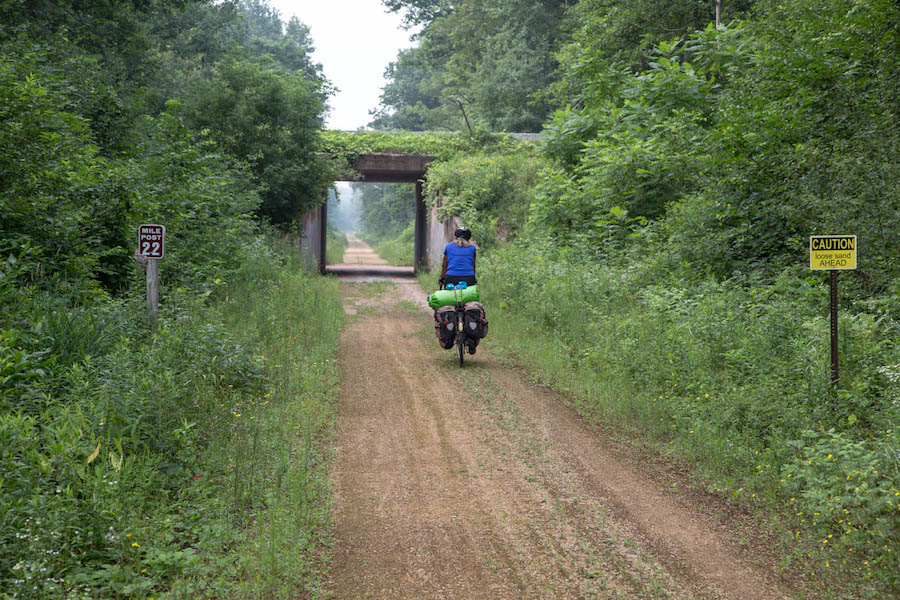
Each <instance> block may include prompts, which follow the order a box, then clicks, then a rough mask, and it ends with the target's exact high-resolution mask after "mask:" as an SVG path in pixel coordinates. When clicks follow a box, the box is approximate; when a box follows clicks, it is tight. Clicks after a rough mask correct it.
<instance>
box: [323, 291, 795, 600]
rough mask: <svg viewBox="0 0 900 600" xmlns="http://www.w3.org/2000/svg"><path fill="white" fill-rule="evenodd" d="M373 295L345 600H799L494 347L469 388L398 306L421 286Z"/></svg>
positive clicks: (355, 427)
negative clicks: (501, 360)
mask: <svg viewBox="0 0 900 600" xmlns="http://www.w3.org/2000/svg"><path fill="white" fill-rule="evenodd" d="M382 285H383V284H382ZM366 289H367V287H366V286H365V285H350V284H345V285H344V291H345V296H346V298H345V301H346V305H347V306H348V309H349V308H350V307H352V306H353V305H363V306H366V307H367V311H365V312H366V313H367V314H359V315H357V316H355V317H353V318H354V319H355V321H354V322H352V323H351V324H349V325H348V326H347V327H346V328H345V331H344V334H343V338H342V344H341V369H342V373H343V377H344V379H343V385H342V389H341V396H340V406H339V420H338V429H337V447H336V453H335V461H334V468H333V473H332V481H333V484H334V500H335V502H334V519H335V549H334V565H333V582H334V593H335V597H336V598H340V599H344V598H454V599H456V598H639V597H641V598H643V597H655V598H689V597H704V598H734V599H742V600H743V599H765V600H769V599H775V598H784V597H786V594H785V592H784V591H783V590H781V589H780V588H779V586H778V585H777V583H776V582H774V581H773V580H772V578H771V577H770V576H769V575H768V573H767V572H766V571H764V570H763V569H760V568H758V567H755V566H753V565H752V564H751V563H750V562H749V561H748V560H747V558H746V557H743V556H740V555H739V553H737V552H735V550H734V549H733V548H732V547H730V546H729V545H728V544H727V543H725V542H723V541H721V539H720V538H721V537H722V536H721V534H720V532H718V531H717V530H716V528H715V524H712V523H709V522H707V521H706V520H704V518H702V516H700V515H697V514H694V513H692V512H691V511H690V510H689V507H684V506H680V505H678V504H677V502H675V501H674V500H673V499H671V498H670V497H669V496H668V495H667V494H666V493H665V492H664V491H663V490H661V488H660V486H659V485H658V484H655V483H654V482H652V481H650V480H648V479H645V478H642V477H641V476H639V475H638V474H637V473H636V472H635V469H634V467H633V466H632V465H631V464H630V463H629V462H628V461H627V460H623V459H621V458H619V457H617V456H616V455H615V454H614V453H612V452H610V451H609V450H608V449H607V448H606V447H605V446H604V445H603V443H602V439H601V438H599V437H598V436H597V435H596V434H595V433H594V432H592V431H591V430H590V429H589V428H588V427H587V426H585V425H584V424H583V423H582V421H581V420H580V419H579V418H578V417H577V416H576V415H575V414H574V412H573V411H572V410H571V409H570V408H568V407H567V406H566V405H565V403H564V401H563V400H564V399H563V398H561V397H558V396H556V395H554V394H552V393H550V392H547V391H546V390H541V389H535V388H533V387H532V386H529V385H527V384H523V383H522V382H521V381H520V379H519V378H518V377H516V375H515V373H512V372H510V371H509V369H508V368H506V367H504V366H502V365H500V364H498V363H497V362H496V361H494V360H493V359H492V357H491V356H490V353H489V352H486V351H485V349H484V348H479V352H478V354H477V355H476V356H475V357H472V360H471V361H470V362H468V363H467V366H466V369H464V370H463V371H462V373H464V374H465V375H466V386H465V388H464V387H463V379H462V378H461V375H460V370H459V369H458V367H456V366H455V365H454V361H455V355H454V359H453V360H451V358H450V356H449V353H444V352H443V351H440V350H439V349H438V348H437V344H436V343H435V341H434V340H433V338H428V337H427V336H425V335H422V328H423V325H424V326H425V327H426V328H427V327H428V326H429V324H430V320H431V315H430V312H429V311H427V310H422V311H419V310H416V311H413V310H410V309H409V308H404V307H402V306H398V304H397V303H398V301H401V300H408V301H411V302H414V303H415V304H417V305H419V306H421V305H422V304H423V302H422V300H423V297H424V294H423V293H422V291H421V290H420V289H419V288H418V286H416V285H411V284H406V285H394V286H393V287H391V288H389V289H388V292H387V294H386V295H385V296H384V297H382V298H381V299H373V298H371V297H361V296H363V295H365V294H366ZM407 306H408V305H407ZM371 313H374V314H371Z"/></svg>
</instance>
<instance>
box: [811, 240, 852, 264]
mask: <svg viewBox="0 0 900 600" xmlns="http://www.w3.org/2000/svg"><path fill="white" fill-rule="evenodd" d="M809 268H810V269H812V270H814V271H820V270H829V271H837V270H845V269H855V268H856V236H855V235H812V236H810V237H809Z"/></svg>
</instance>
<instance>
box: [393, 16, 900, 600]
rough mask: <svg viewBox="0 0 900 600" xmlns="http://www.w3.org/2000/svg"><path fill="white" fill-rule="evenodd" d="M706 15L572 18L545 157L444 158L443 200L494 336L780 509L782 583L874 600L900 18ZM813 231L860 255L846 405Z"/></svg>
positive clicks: (552, 92)
mask: <svg viewBox="0 0 900 600" xmlns="http://www.w3.org/2000/svg"><path fill="white" fill-rule="evenodd" d="M392 5H394V6H401V5H402V6H406V7H408V8H414V7H419V8H423V7H425V6H426V5H427V6H429V7H433V6H439V7H441V9H442V11H444V12H440V15H442V16H438V17H436V18H435V20H440V19H444V18H450V17H449V15H448V13H447V12H446V11H448V10H449V11H451V13H452V10H455V5H454V8H453V9H451V8H449V5H445V4H444V3H427V2H426V3H413V2H410V3H406V2H403V3H401V2H396V3H392ZM432 5H433V6H432ZM712 5H713V3H711V2H710V3H675V2H672V3H668V2H653V3H649V2H648V3H641V2H638V3H632V2H629V3H626V2H619V1H616V0H603V1H601V0H597V1H592V0H586V1H583V2H579V3H574V4H573V5H572V6H570V7H569V8H568V9H567V17H566V18H565V19H564V22H565V24H566V25H565V26H566V27H568V28H569V37H567V38H564V39H563V40H562V42H561V43H560V45H559V51H558V52H557V53H556V55H555V56H556V59H557V60H558V61H559V69H558V71H557V75H556V77H557V80H556V81H555V82H553V83H552V84H551V85H550V86H549V88H548V89H547V91H546V93H547V94H548V95H549V96H550V97H553V98H554V99H555V100H556V101H557V102H558V103H559V106H560V109H559V110H558V111H556V113H555V114H554V115H553V116H552V118H550V119H549V121H548V122H547V124H546V126H545V130H544V133H543V136H542V152H541V154H540V155H537V154H531V155H530V154H529V153H527V152H516V153H505V152H497V151H491V150H488V151H486V152H484V153H481V154H478V153H474V154H473V153H470V154H467V155H457V156H456V157H453V158H451V159H450V160H448V161H444V162H439V163H436V164H435V165H434V166H432V168H431V169H430V171H429V177H428V191H429V201H431V202H440V203H441V209H442V210H443V211H444V212H446V213H450V214H456V215H459V216H461V217H462V218H463V220H464V222H466V224H468V225H469V226H470V227H472V228H473V230H475V231H476V234H477V235H476V238H477V239H478V240H479V244H480V245H481V246H482V247H484V248H486V249H487V252H486V255H485V257H484V258H483V259H482V261H481V262H480V273H479V275H480V279H483V280H484V281H483V283H484V293H485V296H486V298H487V301H488V303H489V306H490V309H489V310H493V311H496V312H495V313H494V317H493V320H492V332H495V334H496V336H497V338H499V339H502V340H504V343H506V344H508V345H510V346H511V347H512V348H514V349H515V350H516V351H517V352H519V353H520V354H521V355H522V356H523V357H524V358H525V361H526V362H527V363H528V364H531V365H534V368H535V369H536V370H537V371H538V372H539V373H540V376H541V377H542V378H544V379H545V380H546V381H548V382H550V383H554V384H556V385H559V386H561V387H563V388H565V389H567V390H572V391H574V392H575V393H576V395H577V396H578V397H579V403H580V406H581V408H582V410H584V411H585V413H586V414H590V415H593V416H595V417H596V418H600V419H605V420H618V421H619V422H628V423H637V424H639V426H640V429H641V430H642V431H644V432H649V433H650V435H651V436H652V437H655V438H656V439H658V440H660V441H663V442H667V443H666V446H667V447H668V448H670V449H671V451H672V452H674V453H680V454H682V455H684V456H688V457H690V458H691V459H692V460H693V461H694V463H695V464H696V465H697V468H698V469H700V470H701V471H702V474H703V476H704V477H708V478H710V479H711V481H712V482H713V483H712V484H711V485H713V486H714V487H715V488H717V489H719V490H721V491H723V492H726V493H728V494H729V495H730V497H732V498H734V499H737V500H740V501H742V502H745V503H746V504H747V505H748V506H755V505H756V504H757V503H760V502H761V503H762V504H763V505H764V506H763V507H761V508H760V510H769V509H771V508H776V509H777V510H779V511H780V512H781V513H782V521H781V522H782V526H783V528H784V530H788V529H789V530H790V537H791V540H790V541H786V542H785V550H784V556H785V563H784V564H785V568H786V569H787V567H788V565H791V564H795V562H794V561H797V559H799V558H801V557H802V558H803V560H801V561H797V563H796V564H800V565H804V564H806V565H811V564H812V565H816V564H820V562H819V561H821V563H824V564H826V565H829V569H830V570H829V573H834V572H835V571H838V572H841V573H843V574H844V575H843V576H841V577H837V576H830V577H829V585H831V586H832V589H830V590H828V593H829V594H831V595H833V596H836V597H848V596H853V597H857V596H862V597H868V596H872V597H879V595H883V594H884V593H886V592H885V590H887V589H891V588H895V587H896V586H897V585H898V584H900V579H898V577H900V575H898V574H900V563H898V559H897V556H896V552H895V545H896V542H897V540H898V538H900V512H898V510H900V463H898V461H897V454H896V448H897V439H898V435H900V431H898V429H897V423H898V417H900V415H898V412H897V411H898V403H900V387H898V386H900V377H898V371H900V367H898V366H897V365H898V364H900V329H898V322H900V312H898V307H900V287H898V281H900V279H898V272H897V269H898V258H900V255H898V253H900V246H898V245H897V244H896V243H893V240H895V239H896V237H897V234H898V231H897V230H898V227H900V195H898V192H897V190H898V189H900V151H898V148H900V119H898V108H900V105H898V88H897V85H896V81H897V79H898V76H900V52H898V50H897V49H898V47H900V37H898V36H900V32H898V30H897V28H896V23H898V22H900V12H898V8H897V6H896V3H891V2H888V1H886V0H884V1H877V2H868V3H862V2H857V1H854V0H842V1H841V2H831V1H825V0H822V1H812V2H810V1H807V0H790V1H786V2H784V1H782V2H768V1H761V2H755V3H749V2H748V3H725V5H726V20H725V23H726V24H723V25H721V26H720V27H718V28H717V27H715V26H714V25H712V24H711V21H712V18H713V17H712V14H713V13H712ZM408 14H409V15H410V16H411V17H413V16H415V15H418V14H419V13H417V12H415V11H414V10H413V11H410V12H409V13H408ZM422 14H423V15H427V14H432V13H428V12H426V13H422ZM738 16H740V17H743V20H740V21H736V20H733V19H734V18H735V17H738ZM416 18H419V19H426V21H425V22H429V21H427V18H431V17H427V18H426V16H420V17H416ZM428 35H429V29H427V28H426V29H425V30H424V33H423V37H424V38H427V36H428ZM425 41H427V39H426V40H425ZM423 45H424V44H423ZM397 81H398V80H396V79H395V83H397ZM395 114H398V115H400V114H403V113H402V112H401V111H398V112H397V113H395ZM821 233H847V234H856V235H857V236H859V244H860V248H861V254H860V256H861V257H862V258H861V263H860V268H859V269H858V270H856V271H853V272H849V273H845V274H843V275H842V276H841V317H840V320H841V327H840V336H841V340H842V341H841V348H840V350H841V361H842V367H841V368H842V371H841V382H840V387H839V388H838V389H837V390H835V389H833V388H832V387H831V386H830V380H829V378H830V370H829V368H828V364H829V352H828V342H829V337H828V320H827V315H828V296H827V293H828V288H827V278H826V277H823V276H822V275H821V274H817V273H813V272H810V271H809V270H808V256H807V252H808V236H809V235H811V234H821ZM500 239H502V240H506V241H507V243H506V244H501V245H495V243H494V242H495V241H496V240H500ZM813 558H815V559H816V560H811V559H813ZM814 568H815V567H813V569H814ZM851 572H852V573H855V574H856V577H849V575H850V573H851Z"/></svg>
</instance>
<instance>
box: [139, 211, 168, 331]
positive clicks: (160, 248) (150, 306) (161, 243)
mask: <svg viewBox="0 0 900 600" xmlns="http://www.w3.org/2000/svg"><path fill="white" fill-rule="evenodd" d="M137 253H138V254H139V255H140V256H142V257H143V258H144V259H145V260H146V261H147V262H146V270H147V310H148V312H149V313H150V327H151V328H152V329H154V330H155V329H156V317H157V315H158V314H159V260H160V259H161V258H164V257H165V255H166V226H165V225H141V226H139V227H138V250H137Z"/></svg>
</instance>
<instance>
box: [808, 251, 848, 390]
mask: <svg viewBox="0 0 900 600" xmlns="http://www.w3.org/2000/svg"><path fill="white" fill-rule="evenodd" d="M809 268H810V269H812V270H813V271H826V270H827V271H830V272H831V385H832V386H834V387H837V386H838V271H847V270H852V269H855V268H856V236H855V235H812V236H810V237H809Z"/></svg>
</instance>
